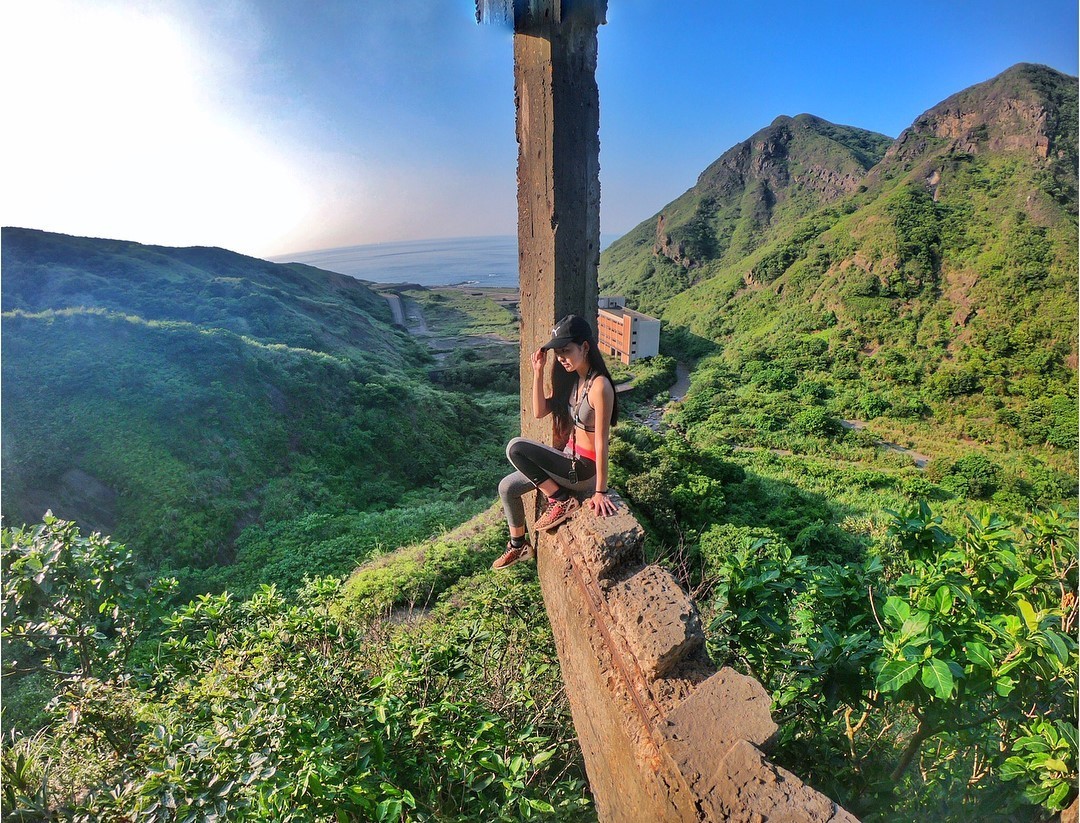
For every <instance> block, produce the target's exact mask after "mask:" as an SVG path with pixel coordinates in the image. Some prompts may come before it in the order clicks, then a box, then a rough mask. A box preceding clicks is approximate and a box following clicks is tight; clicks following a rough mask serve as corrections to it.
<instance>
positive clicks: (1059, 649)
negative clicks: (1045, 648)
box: [1043, 629, 1069, 663]
mask: <svg viewBox="0 0 1080 823" xmlns="http://www.w3.org/2000/svg"><path fill="white" fill-rule="evenodd" d="M1043 636H1044V637H1045V638H1046V640H1047V642H1049V644H1050V646H1051V647H1052V648H1053V650H1054V656H1055V657H1057V659H1058V660H1059V661H1061V662H1062V663H1068V662H1069V647H1068V646H1066V645H1065V639H1064V638H1063V637H1062V636H1061V635H1060V634H1058V633H1057V632H1055V631H1054V630H1053V629H1047V630H1046V631H1045V632H1043Z"/></svg>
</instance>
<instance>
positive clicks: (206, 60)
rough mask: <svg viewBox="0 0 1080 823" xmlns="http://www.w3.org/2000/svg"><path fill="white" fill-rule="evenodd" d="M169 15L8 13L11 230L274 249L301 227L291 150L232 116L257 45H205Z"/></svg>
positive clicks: (51, 0) (305, 204) (299, 179)
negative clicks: (229, 48) (231, 103)
mask: <svg viewBox="0 0 1080 823" xmlns="http://www.w3.org/2000/svg"><path fill="white" fill-rule="evenodd" d="M236 8H239V7H236ZM169 9H170V7H169V6H162V5H158V6H150V5H138V6H134V5H132V4H120V3H114V4H111V3H103V2H96V3H86V2H72V0H34V2H27V3H8V4H5V5H4V12H3V20H2V24H3V26H2V27H3V29H4V34H3V35H2V37H3V41H2V42H3V47H2V52H3V54H2V57H0V60H2V63H0V66H2V71H3V76H4V78H5V95H4V103H5V108H6V113H7V117H6V118H5V120H6V126H5V129H4V132H3V137H2V138H0V139H2V140H3V146H2V149H3V182H2V191H3V194H2V195H0V196H2V214H0V219H2V221H3V223H4V224H5V225H21V226H29V227H33V228H44V229H50V230H55V231H63V232H68V233H72V234H87V235H95V236H108V237H121V238H124V239H132V240H139V241H143V242H153V243H163V244H169V245H191V244H198V245H223V246H227V247H229V248H233V249H236V250H240V251H247V252H250V253H270V252H272V251H273V250H274V249H276V248H280V247H281V241H280V240H278V238H284V237H288V236H289V235H291V234H292V233H293V232H294V230H296V229H297V228H298V227H299V226H300V225H301V224H302V223H303V222H305V220H304V219H305V215H307V214H309V213H310V212H311V210H312V208H313V207H314V205H315V202H316V191H315V189H316V185H315V184H313V183H312V182H310V181H308V180H306V179H305V177H304V175H303V172H302V168H301V166H302V165H303V164H302V163H301V162H300V161H299V156H298V153H297V151H296V150H295V149H293V148H291V147H290V146H288V145H282V144H281V143H280V142H276V140H280V138H276V136H275V135H272V134H267V133H265V132H264V131H263V130H261V129H260V128H259V126H258V125H257V124H258V122H260V121H251V120H250V119H248V120H247V121H245V120H242V119H241V118H242V117H247V118H250V115H251V112H250V111H248V112H241V111H240V110H239V109H238V108H233V109H229V108H226V105H227V104H226V102H225V101H228V100H230V99H232V100H237V99H238V97H237V95H236V94H235V89H234V88H232V86H231V85H229V84H234V85H241V86H242V84H243V83H244V82H245V81H246V78H245V77H244V74H243V72H244V65H243V60H244V59H251V52H252V49H250V48H249V49H247V55H246V57H245V55H244V52H245V50H244V49H240V50H238V52H234V53H233V54H231V55H230V54H223V53H222V52H220V51H215V50H213V49H210V48H208V43H209V41H208V39H207V38H206V37H205V36H203V37H200V36H198V34H197V32H196V31H195V30H194V28H193V27H192V26H190V25H188V23H187V21H185V20H183V19H182V18H180V17H178V16H177V15H176V13H175V11H176V10H175V7H174V8H173V9H172V11H171V13H170V11H169ZM189 11H190V9H189ZM247 45H248V46H249V47H250V45H251V44H250V43H248V44H247ZM238 54H239V57H238V56H237V55H238ZM222 84H226V86H227V87H226V86H222ZM262 122H265V121H262Z"/></svg>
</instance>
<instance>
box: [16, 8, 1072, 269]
mask: <svg viewBox="0 0 1080 823" xmlns="http://www.w3.org/2000/svg"><path fill="white" fill-rule="evenodd" d="M1077 27H1078V22H1077V4H1076V3H1075V0H1068V1H1067V2H1065V1H1063V0H1046V2H1043V3H1040V4H1037V5H1032V4H1028V3H1021V2H987V1H986V0H984V1H983V2H978V3H976V2H966V1H963V2H961V1H959V0H953V1H952V2H948V1H947V0H936V2H907V3H902V4H901V3H884V2H873V1H872V0H871V2H866V0H864V2H859V3H855V2H817V3H814V2H806V1H805V0H804V2H788V1H787V0H774V2H772V3H768V4H765V3H742V4H735V3H725V2H704V1H702V2H691V1H690V0H686V1H685V2H662V0H611V2H610V8H609V10H608V24H607V25H606V26H603V27H601V29H600V32H599V68H598V81H599V86H600V118H601V121H600V140H601V154H600V164H601V185H602V192H603V193H602V218H601V220H602V230H603V231H604V232H605V233H610V234H619V233H622V232H625V231H627V230H629V229H630V228H632V227H633V226H634V225H636V224H637V223H638V222H640V221H641V220H644V219H646V218H648V217H649V216H651V215H652V214H654V213H655V212H657V211H658V210H659V209H660V208H661V207H662V206H664V205H665V204H666V203H667V202H669V201H670V200H672V199H674V198H675V197H677V196H678V195H679V194H681V193H682V192H683V191H685V190H686V189H687V188H688V187H689V186H691V185H692V184H693V183H694V180H695V179H696V177H697V175H698V173H699V172H700V171H701V170H702V169H704V168H705V167H706V166H707V165H708V164H709V163H711V162H712V161H713V160H714V159H716V158H717V157H718V156H719V155H720V154H722V153H723V152H724V151H725V150H726V149H728V148H730V147H731V146H732V145H734V144H735V143H738V142H739V141H741V140H744V139H745V138H747V137H749V136H750V135H751V134H752V133H753V132H755V131H757V130H758V129H760V128H762V127H763V126H766V125H768V124H769V123H770V122H771V121H772V120H773V119H774V118H775V117H776V116H777V115H780V114H788V115H795V114H799V113H800V112H810V113H812V114H816V115H818V116H820V117H824V118H825V119H827V120H832V121H833V122H837V123H844V124H848V125H856V126H860V127H863V128H867V129H872V130H875V131H880V132H883V133H885V134H888V135H890V136H896V135H897V134H899V133H900V131H902V130H903V129H904V128H905V127H906V126H907V125H908V124H910V123H911V122H912V120H914V119H915V117H917V116H918V115H919V114H920V113H921V112H923V111H925V110H926V109H928V108H930V107H931V106H933V105H934V104H935V103H937V102H939V101H940V100H942V99H944V98H945V97H947V96H949V95H950V94H953V93H955V92H957V91H959V90H961V89H963V88H965V87H967V86H969V85H972V84H974V83H978V82H980V81H982V80H986V79H989V78H990V77H992V76H994V75H995V74H997V73H999V72H1001V71H1003V70H1005V69H1006V68H1008V67H1009V66H1011V65H1013V64H1015V63H1018V62H1036V63H1045V64H1047V65H1050V66H1053V67H1054V68H1057V69H1059V70H1061V71H1064V72H1067V73H1068V74H1072V75H1075V74H1076V73H1077ZM0 29H2V33H0V60H2V61H3V62H2V63H0V66H2V71H3V77H4V86H5V89H4V92H5V98H6V103H7V113H8V117H7V118H6V120H7V124H6V127H5V130H4V132H5V133H4V136H3V137H2V138H0V139H3V141H4V144H3V155H2V156H3V158H4V170H3V181H4V183H3V186H2V191H3V194H2V195H0V207H2V213H0V219H2V222H3V223H4V224H5V225H23V226H31V227H35V228H44V229H49V230H54V231H62V232H67V233H71V234H87V235H94V236H105V237H118V238H123V239H130V240H138V241H142V242H148V243H162V244H168V245H220V246H225V247H226V248H231V249H235V250H237V251H242V252H246V253H250V254H257V255H276V254H285V253H288V252H294V251H303V250H308V249H314V248H326V247H331V246H343V245H350V244H354V243H371V242H380V241H390V240H407V239H421V238H430V237H455V236H483V235H492V234H512V233H513V232H514V231H515V226H516V218H515V208H516V205H515V186H516V183H515V164H516V153H517V145H516V142H515V137H514V106H513V71H512V60H513V55H512V43H511V35H510V33H509V32H508V31H506V30H504V29H502V28H499V27H496V26H477V25H476V24H475V22H474V18H473V4H472V2H468V0H362V1H361V0H310V1H309V2H301V0H213V2H211V0H155V1H154V2H151V1H150V0H34V1H33V2H30V0H25V2H10V3H5V4H3V7H2V10H0Z"/></svg>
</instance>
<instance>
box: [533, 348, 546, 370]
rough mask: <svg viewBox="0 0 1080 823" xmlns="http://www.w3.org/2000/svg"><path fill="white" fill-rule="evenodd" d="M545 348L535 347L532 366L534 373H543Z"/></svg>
mask: <svg viewBox="0 0 1080 823" xmlns="http://www.w3.org/2000/svg"><path fill="white" fill-rule="evenodd" d="M547 355H548V353H547V349H537V350H536V351H534V352H533V356H532V367H533V374H534V375H541V374H543V373H544V366H545V365H547Z"/></svg>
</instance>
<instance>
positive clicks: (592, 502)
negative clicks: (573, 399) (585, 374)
mask: <svg viewBox="0 0 1080 823" xmlns="http://www.w3.org/2000/svg"><path fill="white" fill-rule="evenodd" d="M589 405H591V406H592V407H593V408H594V409H596V432H595V433H594V434H593V448H594V449H596V492H595V493H594V494H593V496H592V497H590V498H589V507H590V508H591V509H592V510H593V512H594V513H595V514H597V515H598V516H600V517H607V516H608V515H609V514H615V504H614V503H613V502H612V500H611V498H610V497H608V493H607V492H608V485H607V484H608V451H609V449H608V445H609V442H610V439H611V410H612V409H613V408H614V407H615V388H614V387H613V386H612V385H611V381H610V380H607V379H603V380H594V381H593V385H592V386H591V388H590V389H589Z"/></svg>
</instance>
